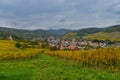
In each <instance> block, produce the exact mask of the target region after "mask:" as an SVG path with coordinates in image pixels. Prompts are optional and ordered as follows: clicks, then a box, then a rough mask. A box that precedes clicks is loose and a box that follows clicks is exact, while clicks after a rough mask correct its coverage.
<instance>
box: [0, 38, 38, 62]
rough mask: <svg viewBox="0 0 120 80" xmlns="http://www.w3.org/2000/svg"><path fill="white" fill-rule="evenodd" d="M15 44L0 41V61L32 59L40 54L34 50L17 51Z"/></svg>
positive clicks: (13, 42)
mask: <svg viewBox="0 0 120 80" xmlns="http://www.w3.org/2000/svg"><path fill="white" fill-rule="evenodd" d="M15 43H16V42H15V41H7V40H0V60H10V59H26V58H34V57H37V55H38V54H39V52H40V50H39V49H35V48H26V49H24V50H22V49H18V48H16V47H15Z"/></svg>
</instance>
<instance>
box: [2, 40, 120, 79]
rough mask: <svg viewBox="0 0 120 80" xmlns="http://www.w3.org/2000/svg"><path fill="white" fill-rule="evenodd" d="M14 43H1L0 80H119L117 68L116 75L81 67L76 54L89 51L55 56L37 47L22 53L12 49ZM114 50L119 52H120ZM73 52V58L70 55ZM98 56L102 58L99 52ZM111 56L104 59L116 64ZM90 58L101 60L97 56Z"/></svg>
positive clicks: (60, 52) (63, 53) (119, 72)
mask: <svg viewBox="0 0 120 80" xmlns="http://www.w3.org/2000/svg"><path fill="white" fill-rule="evenodd" d="M15 43H16V42H14V41H7V40H6V41H5V40H0V46H1V47H0V80H120V76H119V75H120V70H119V68H117V72H112V71H110V70H109V69H102V68H94V67H88V66H85V67H82V66H80V65H79V64H80V61H81V60H80V61H78V60H77V61H76V55H77V58H79V56H78V55H81V53H82V54H85V55H86V54H87V52H89V51H87V52H86V51H83V52H81V53H80V51H57V53H56V51H55V52H52V51H46V50H44V51H45V52H43V50H41V49H39V48H37V49H36V48H27V49H24V50H21V49H18V48H16V47H15ZM115 50H116V51H117V52H118V53H119V49H115ZM111 51H112V52H111ZM66 52H67V53H66ZM98 52H99V51H95V52H94V54H95V55H96V54H97V53H98ZM103 52H104V51H103ZM109 52H111V55H112V54H113V49H112V50H111V49H110V51H109ZM45 53H48V54H49V55H48V54H45ZM68 53H69V55H68ZM73 53H74V56H72V54H73ZM70 54H71V56H70ZM88 54H91V55H94V54H92V53H88ZM85 55H84V57H85ZM97 55H101V53H98V54H97ZM111 55H110V56H111ZM53 56H54V57H53ZM89 56H90V55H89ZM89 56H88V58H89ZM107 56H108V57H110V56H109V55H107ZM68 57H70V58H68ZM103 57H104V56H103ZM114 57H117V56H114ZM114 57H110V58H108V59H107V60H112V59H113V61H114V59H115V61H116V58H114ZM71 58H73V59H75V60H73V59H71ZM92 58H93V59H98V60H99V59H101V58H98V57H96V56H93V57H92ZM117 58H119V56H118V57H117ZM86 59H87V58H86ZM86 59H85V60H86ZM93 61H94V60H93ZM100 65H101V64H100Z"/></svg>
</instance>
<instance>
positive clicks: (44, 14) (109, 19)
mask: <svg viewBox="0 0 120 80" xmlns="http://www.w3.org/2000/svg"><path fill="white" fill-rule="evenodd" d="M119 8H120V1H119V0H111V1H109V0H0V26H7V27H12V28H22V29H50V28H55V29H58V28H68V29H81V28H86V27H105V26H108V25H114V24H119V22H120V20H119V17H120V10H119Z"/></svg>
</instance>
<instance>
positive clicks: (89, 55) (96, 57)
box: [46, 48, 120, 68]
mask: <svg viewBox="0 0 120 80" xmlns="http://www.w3.org/2000/svg"><path fill="white" fill-rule="evenodd" d="M46 54H49V55H52V56H58V57H61V58H64V59H71V60H75V61H77V62H79V63H81V66H84V67H89V66H94V67H101V66H102V67H104V68H108V67H111V68H114V67H118V66H119V65H120V48H103V49H95V50H80V51H47V52H46Z"/></svg>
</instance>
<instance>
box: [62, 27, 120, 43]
mask: <svg viewBox="0 0 120 80" xmlns="http://www.w3.org/2000/svg"><path fill="white" fill-rule="evenodd" d="M119 34H120V25H114V26H110V27H106V28H85V29H80V30H76V31H72V32H69V33H66V34H64V35H63V38H73V37H75V38H77V39H90V40H93V39H98V40H112V41H120V36H119Z"/></svg>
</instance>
